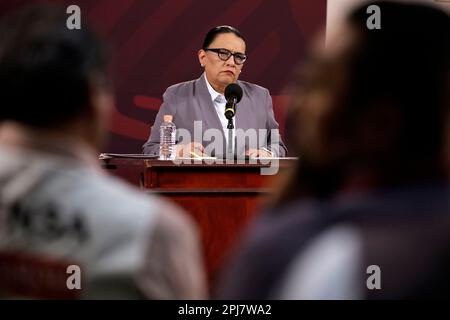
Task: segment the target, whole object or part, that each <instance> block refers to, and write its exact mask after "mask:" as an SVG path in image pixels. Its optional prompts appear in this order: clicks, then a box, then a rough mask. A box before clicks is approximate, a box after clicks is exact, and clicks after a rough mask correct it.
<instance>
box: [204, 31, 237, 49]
mask: <svg viewBox="0 0 450 320" xmlns="http://www.w3.org/2000/svg"><path fill="white" fill-rule="evenodd" d="M221 33H232V34H234V35H235V36H237V37H239V38H241V39H242V40H244V42H245V38H244V36H243V35H242V33H241V32H240V31H239V30H238V29H236V28H234V27H230V26H217V27H214V28H212V29H211V30H209V31H208V33H207V34H206V36H205V40H204V41H203V47H202V48H203V49H206V48H208V47H209V45H210V44H211V43H212V42H213V41H214V39H215V38H216V37H217V36H218V35H219V34H221Z"/></svg>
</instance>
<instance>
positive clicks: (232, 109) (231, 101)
mask: <svg viewBox="0 0 450 320" xmlns="http://www.w3.org/2000/svg"><path fill="white" fill-rule="evenodd" d="M225 99H227V104H226V105H225V118H227V119H228V120H230V119H232V118H233V117H234V114H235V113H236V105H237V104H238V102H239V101H241V99H242V88H241V87H240V86H239V85H238V84H237V83H231V84H229V85H228V86H227V87H226V88H225Z"/></svg>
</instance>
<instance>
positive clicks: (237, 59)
mask: <svg viewBox="0 0 450 320" xmlns="http://www.w3.org/2000/svg"><path fill="white" fill-rule="evenodd" d="M203 50H205V51H212V52H215V53H217V55H218V56H219V59H220V60H222V61H227V60H228V59H230V57H231V56H233V59H234V63H236V64H237V65H241V64H243V63H244V62H245V60H247V57H248V56H247V55H246V54H244V53H240V52H235V53H232V52H231V51H230V50H228V49H224V48H217V49H213V48H204V49H203Z"/></svg>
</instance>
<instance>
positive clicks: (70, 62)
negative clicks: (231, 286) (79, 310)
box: [0, 6, 205, 299]
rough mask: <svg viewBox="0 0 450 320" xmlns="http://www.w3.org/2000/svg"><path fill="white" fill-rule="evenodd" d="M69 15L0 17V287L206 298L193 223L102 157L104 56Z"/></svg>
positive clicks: (53, 294) (28, 292)
mask: <svg viewBox="0 0 450 320" xmlns="http://www.w3.org/2000/svg"><path fill="white" fill-rule="evenodd" d="M66 19H67V15H66V14H65V9H63V8H55V7H46V6H44V7H28V8H26V9H22V10H20V11H18V12H15V13H14V14H11V15H9V16H8V17H5V18H4V19H3V20H2V22H1V24H0V88H1V89H0V101H1V104H2V108H1V111H0V121H1V125H0V296H3V297H31V298H88V299H97V298H113V299H114V298H121V299H133V298H153V299H173V298H177V299H195V298H204V297H205V281H204V274H203V270H202V262H201V254H200V250H199V241H198V239H197V235H196V232H195V231H196V230H195V229H194V227H193V224H192V222H191V221H190V220H189V219H188V218H187V217H186V216H184V213H182V212H180V210H179V209H177V208H176V207H174V206H172V205H170V204H168V203H166V202H164V201H162V200H161V199H158V198H155V197H151V196H149V195H145V194H142V193H140V192H139V191H138V190H135V189H134V188H133V187H131V186H128V185H126V184H124V183H122V182H120V181H119V180H116V179H115V178H112V177H109V176H106V175H105V174H104V173H103V172H102V170H101V168H100V167H99V162H98V161H97V156H96V155H97V150H98V148H99V147H100V146H101V145H102V141H103V140H104V135H105V132H106V128H107V125H108V121H107V120H108V118H109V115H110V113H111V111H112V107H113V99H112V92H111V90H110V83H109V78H108V75H107V67H108V64H107V58H106V54H105V50H104V47H103V46H102V45H101V43H100V42H99V41H98V40H97V38H96V37H95V35H94V34H93V33H91V32H90V31H89V30H88V29H87V27H86V26H85V25H82V28H81V30H68V29H67V27H66Z"/></svg>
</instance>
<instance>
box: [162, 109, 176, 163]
mask: <svg viewBox="0 0 450 320" xmlns="http://www.w3.org/2000/svg"><path fill="white" fill-rule="evenodd" d="M172 120H173V116H171V115H165V116H164V122H163V123H162V124H161V127H160V140H159V141H160V143H159V159H160V160H173V159H175V139H176V126H175V124H174V123H173V122H172Z"/></svg>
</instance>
